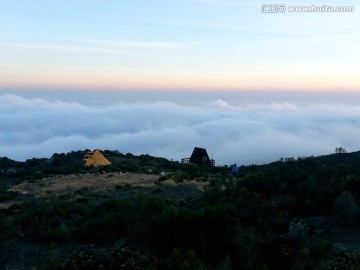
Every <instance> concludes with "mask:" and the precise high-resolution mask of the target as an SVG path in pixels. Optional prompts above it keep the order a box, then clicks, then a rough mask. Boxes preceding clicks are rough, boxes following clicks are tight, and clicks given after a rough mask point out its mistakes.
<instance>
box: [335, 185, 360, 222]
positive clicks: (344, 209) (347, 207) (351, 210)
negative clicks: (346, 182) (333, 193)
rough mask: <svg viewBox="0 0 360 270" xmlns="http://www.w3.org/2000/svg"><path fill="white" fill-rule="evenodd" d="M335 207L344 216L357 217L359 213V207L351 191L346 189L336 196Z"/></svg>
mask: <svg viewBox="0 0 360 270" xmlns="http://www.w3.org/2000/svg"><path fill="white" fill-rule="evenodd" d="M334 208H335V211H336V212H337V213H339V214H340V215H343V216H348V217H355V216H357V214H358V213H359V208H358V206H357V205H356V202H355V200H354V198H353V197H352V195H351V193H350V192H349V191H344V192H343V193H341V194H340V195H339V196H338V197H337V198H336V200H335V205H334Z"/></svg>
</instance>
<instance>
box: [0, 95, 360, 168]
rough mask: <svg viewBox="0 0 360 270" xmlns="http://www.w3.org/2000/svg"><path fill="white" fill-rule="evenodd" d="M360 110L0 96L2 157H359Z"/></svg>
mask: <svg viewBox="0 0 360 270" xmlns="http://www.w3.org/2000/svg"><path fill="white" fill-rule="evenodd" d="M359 115H360V105H356V104H352V105H348V104H339V105H335V104H334V103H333V104H329V105H326V104H325V105H324V104H323V105H317V104H316V103H315V102H314V104H307V105H306V106H303V105H302V106H300V105H299V104H296V103H285V102H284V103H269V104H264V103H262V104H249V105H246V106H245V105H233V104H229V103H227V102H226V101H224V100H220V99H219V100H217V101H213V102H204V103H203V104H201V106H199V104H197V105H191V104H190V105H184V104H181V103H176V102H174V101H171V102H169V101H153V102H147V103H140V102H138V103H136V102H131V103H117V104H113V105H106V106H99V107H94V106H89V105H82V104H79V103H76V102H64V101H60V100H57V101H47V100H44V99H39V98H37V99H31V98H24V97H22V96H17V95H9V94H6V95H1V96H0V123H1V129H0V156H6V157H9V158H12V159H15V160H26V159H28V158H32V157H50V156H51V155H52V154H53V153H62V152H69V151H72V150H83V149H96V148H99V149H109V150H119V151H120V152H122V153H128V152H129V153H133V154H136V155H138V154H150V155H153V156H159V157H165V158H168V159H173V160H178V161H180V159H181V158H184V157H189V156H190V155H191V152H192V150H193V148H194V147H195V146H198V147H204V148H206V149H207V150H208V153H209V155H212V154H213V157H214V159H215V160H216V163H217V164H219V165H223V164H232V163H237V164H244V165H249V164H263V163H268V162H272V161H276V160H278V159H279V158H280V157H295V158H297V157H299V156H311V155H323V154H330V153H333V152H334V150H335V148H336V147H339V146H341V147H344V148H345V149H346V150H348V151H358V150H359V149H360V142H359V140H358V138H359V137H360V117H359Z"/></svg>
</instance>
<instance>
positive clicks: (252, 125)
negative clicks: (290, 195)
mask: <svg viewBox="0 0 360 270" xmlns="http://www.w3.org/2000/svg"><path fill="white" fill-rule="evenodd" d="M270 3H273V2H270ZM280 4H282V3H280ZM300 5H301V6H300ZM323 5H326V7H330V8H337V7H339V6H340V5H341V6H342V7H349V8H350V9H352V10H351V12H326V11H324V10H323V11H320V10H318V9H316V8H321V7H323ZM282 7H284V6H282ZM294 7H300V8H309V7H312V8H315V9H314V10H315V11H314V10H313V11H312V12H305V11H302V12H291V9H293V8H294ZM271 8H272V9H271ZM274 8H275V9H276V8H279V6H278V5H277V4H274V5H273V6H269V3H267V2H263V1H259V0H253V1H239V0H167V1H164V0H151V1H149V0H131V1H122V0H116V1H115V0H106V1H104V0H101V1H100V0H91V1H90V0H76V1H74V0H61V1H48V0H47V1H45V0H31V1H29V0H1V1H0V156H7V157H10V158H12V159H16V160H26V159H28V158H32V157H50V156H51V155H52V154H53V153H55V152H57V153H62V152H68V151H72V150H83V149H97V148H99V149H109V150H119V151H120V152H123V153H127V152H130V153H134V154H150V155H154V156H162V157H166V158H168V159H174V160H180V159H181V158H184V157H189V156H190V154H191V151H192V149H193V147H195V146H197V147H204V148H206V149H208V152H209V155H211V153H213V154H214V158H215V159H216V161H217V164H232V163H235V162H236V163H238V164H245V165H249V164H253V163H254V164H263V163H267V162H271V161H275V160H278V159H279V158H280V157H291V156H292V157H295V158H297V157H299V156H311V155H323V154H330V153H333V152H334V149H335V148H336V147H344V148H345V149H346V150H348V151H358V150H359V149H360V146H359V140H358V138H359V135H360V119H359V115H360V114H359V110H360V64H359V63H360V50H359V48H360V4H359V3H358V1H347V0H344V1H338V0H337V1H334V0H327V1H326V2H324V1H323V0H322V1H320V0H312V1H301V3H300V1H287V2H286V6H285V9H284V12H269V11H271V10H272V11H273V10H274ZM76 91H80V92H81V93H84V95H83V96H79V93H80V92H76ZM155 92H156V93H158V94H159V93H163V96H161V94H160V95H158V94H157V95H155V94H154V93H155ZM66 93H69V95H68V96H67V95H65V94H66ZM109 93H110V94H109ZM165 93H166V94H168V96H167V98H165V97H164V94H165ZM226 93H228V94H231V93H232V94H233V95H234V97H236V98H235V99H234V98H231V97H230V96H226V95H225V94H226ZM253 93H256V94H255V96H252V99H250V100H249V97H250V96H251V95H252V94H253ZM299 93H300V94H299ZM334 93H335V94H336V95H335V96H333V95H332V94H334ZM210 94H211V95H210ZM291 94H294V95H293V96H291ZM276 95H280V96H282V97H284V98H282V99H277V98H274V96H276ZM288 95H289V96H288ZM115 96H116V97H117V98H116V99H115ZM345 96H346V98H344V97H345ZM79 97H80V98H79ZM90 97H93V98H94V100H97V103H98V104H101V106H100V105H99V106H98V105H96V106H94V104H93V103H91V102H90V103H87V102H84V101H83V100H85V99H89V98H90ZM169 97H171V98H169ZM304 100H306V102H303V101H304Z"/></svg>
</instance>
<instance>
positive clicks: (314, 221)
mask: <svg viewBox="0 0 360 270" xmlns="http://www.w3.org/2000/svg"><path fill="white" fill-rule="evenodd" d="M304 221H305V223H307V224H308V225H309V227H310V228H311V229H320V228H321V227H322V226H323V225H324V223H325V221H326V217H325V216H318V217H309V218H304Z"/></svg>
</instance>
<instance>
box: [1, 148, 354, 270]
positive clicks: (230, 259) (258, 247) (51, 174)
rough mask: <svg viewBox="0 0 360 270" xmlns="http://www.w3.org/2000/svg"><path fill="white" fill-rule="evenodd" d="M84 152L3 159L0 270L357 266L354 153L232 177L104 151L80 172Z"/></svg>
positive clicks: (248, 169)
mask: <svg viewBox="0 0 360 270" xmlns="http://www.w3.org/2000/svg"><path fill="white" fill-rule="evenodd" d="M87 152H88V150H84V151H73V152H70V153H62V154H58V153H57V154H54V155H53V156H52V157H51V158H49V159H44V158H42V159H36V158H34V159H29V160H27V161H25V162H18V161H14V160H11V159H8V158H5V157H3V158H0V172H1V173H0V206H1V207H0V232H1V233H0V238H1V239H0V240H1V241H0V265H1V266H2V267H7V268H12V269H14V268H16V269H27V267H28V266H29V265H32V266H33V267H36V268H37V269H98V268H99V267H100V266H101V265H102V266H103V268H106V269H194V268H196V269H239V268H241V269H324V270H325V269H335V268H336V269H350V268H351V267H353V269H355V268H357V267H360V264H359V263H358V262H359V261H360V251H359V250H360V234H359V233H358V232H359V229H360V216H359V209H358V207H357V205H358V203H359V202H360V152H354V153H342V154H333V155H327V156H320V157H306V158H298V159H292V158H289V159H286V160H287V161H276V162H273V163H270V164H266V165H261V166H260V165H251V166H241V167H240V171H239V173H238V175H237V176H232V175H231V174H230V168H229V166H221V167H215V166H206V165H203V166H202V165H201V166H199V165H194V164H182V163H179V162H175V161H169V160H167V159H164V158H159V157H152V156H149V155H139V156H135V155H132V154H130V153H127V154H122V153H120V152H118V151H108V150H105V151H102V152H103V154H104V155H105V157H106V158H107V159H108V160H109V161H110V162H111V165H110V166H104V167H92V168H86V167H85V166H84V161H83V157H84V155H85V154H86V153H87ZM16 258H22V259H21V260H18V259H16ZM341 267H343V268H341Z"/></svg>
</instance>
